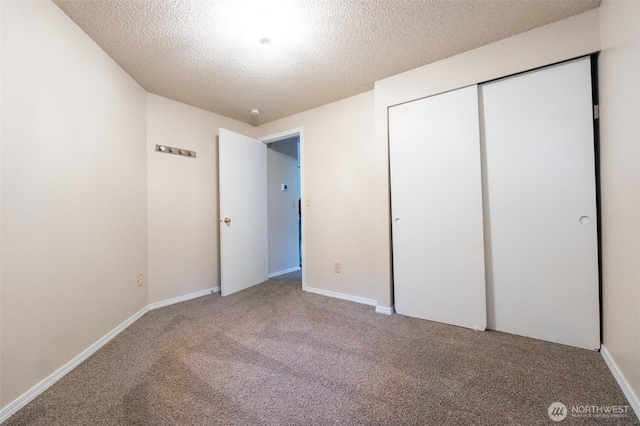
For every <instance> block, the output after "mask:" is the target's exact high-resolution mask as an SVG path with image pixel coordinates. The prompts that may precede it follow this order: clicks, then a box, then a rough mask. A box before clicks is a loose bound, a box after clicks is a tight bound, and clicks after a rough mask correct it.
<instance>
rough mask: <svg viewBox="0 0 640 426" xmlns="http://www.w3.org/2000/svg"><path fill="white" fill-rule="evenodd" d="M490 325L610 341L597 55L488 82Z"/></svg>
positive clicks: (559, 338)
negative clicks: (603, 281) (604, 334)
mask: <svg viewBox="0 0 640 426" xmlns="http://www.w3.org/2000/svg"><path fill="white" fill-rule="evenodd" d="M480 97H481V115H482V117H483V125H484V132H483V144H484V156H485V170H486V174H485V178H486V180H485V191H486V195H485V217H486V219H487V220H486V223H487V227H486V234H485V239H486V256H487V304H488V306H487V314H488V328H490V329H494V330H499V331H504V332H508V333H513V334H519V335H522V336H528V337H533V338H537V339H543V340H548V341H551V342H556V343H563V344H566V345H571V346H577V347H581V348H587V349H597V348H599V347H600V331H599V308H598V306H599V301H598V252H597V223H596V218H597V217H596V203H595V169H594V139H593V118H592V100H591V70H590V61H589V58H583V59H579V60H575V61H572V62H569V63H565V64H560V65H556V66H552V67H549V68H544V69H541V70H537V71H532V72H529V73H526V74H522V75H518V76H514V77H511V78H506V79H503V80H498V81H495V82H492V83H488V84H484V85H482V86H480Z"/></svg>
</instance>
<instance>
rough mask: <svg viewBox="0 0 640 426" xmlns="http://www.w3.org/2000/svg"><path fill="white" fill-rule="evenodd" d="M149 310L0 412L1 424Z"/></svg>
mask: <svg viewBox="0 0 640 426" xmlns="http://www.w3.org/2000/svg"><path fill="white" fill-rule="evenodd" d="M148 310H149V306H145V307H144V308H142V309H140V310H139V311H138V312H136V313H135V314H133V316H131V317H130V318H129V319H127V320H126V321H124V322H123V323H122V324H120V325H119V326H117V327H116V328H114V329H113V330H111V331H110V332H108V333H107V334H105V335H104V336H103V337H102V338H101V339H100V340H98V341H97V342H95V343H94V344H93V345H91V346H89V347H88V348H87V349H85V350H84V351H82V352H81V353H80V354H79V355H78V356H76V357H75V358H73V359H72V360H71V361H69V362H67V363H66V364H65V365H63V366H62V367H60V368H59V369H57V370H56V371H54V372H53V373H52V374H51V375H49V376H48V377H46V378H45V379H44V380H42V381H41V382H40V383H38V384H37V385H35V386H34V387H32V388H31V389H29V390H28V391H27V392H25V393H24V394H22V395H21V396H19V397H18V398H17V399H15V400H14V401H13V402H12V403H11V404H9V405H7V406H6V407H4V408H3V409H1V410H0V423H3V422H4V421H5V420H7V419H8V418H9V417H11V416H13V415H14V414H15V413H17V412H18V410H20V409H21V408H22V407H24V406H25V405H27V404H28V403H29V402H31V401H33V400H34V399H35V398H36V397H37V396H38V395H40V394H41V393H42V392H44V391H46V390H47V389H49V388H50V387H51V386H53V384H54V383H56V382H57V381H58V380H60V379H61V378H63V377H64V376H65V375H66V374H67V373H69V372H70V371H71V370H73V369H74V368H76V367H77V366H78V365H80V364H81V363H82V362H83V361H84V360H85V359H87V358H89V357H90V356H91V355H93V354H94V353H95V352H96V351H97V350H98V349H100V348H101V347H103V346H104V345H105V344H106V343H108V342H109V341H110V340H111V339H113V338H114V337H116V336H117V335H118V334H120V333H121V332H122V331H123V330H124V329H125V328H127V327H129V326H130V325H131V324H133V323H134V322H136V321H137V320H138V319H139V318H140V317H141V316H143V315H144V314H146V313H147V311H148Z"/></svg>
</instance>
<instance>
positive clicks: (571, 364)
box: [5, 273, 640, 426]
mask: <svg viewBox="0 0 640 426" xmlns="http://www.w3.org/2000/svg"><path fill="white" fill-rule="evenodd" d="M556 401H559V402H562V403H564V404H565V405H566V406H567V407H569V408H568V409H569V415H568V417H567V418H566V419H565V420H564V421H563V422H562V424H596V425H610V424H625V425H627V424H629V425H630V424H635V425H638V424H640V422H638V420H637V418H636V417H635V416H634V414H633V412H632V410H631V408H630V407H629V408H628V414H627V416H626V417H616V418H584V417H581V418H578V417H573V416H572V414H571V410H572V407H573V406H580V407H582V406H587V405H589V406H593V405H595V406H612V405H615V406H626V405H628V402H627V400H626V399H625V397H624V395H623V394H622V392H621V390H620V389H619V388H618V386H617V384H616V383H615V381H614V379H613V377H612V375H611V373H610V372H609V370H608V369H607V367H606V365H605V363H604V361H603V360H602V357H601V356H600V354H599V353H597V352H591V351H587V350H582V349H575V348H571V347H567V346H562V345H557V344H553V343H547V342H542V341H537V340H533V339H527V338H523V337H518V336H513V335H509V334H504V333H497V332H491V331H487V332H484V333H483V332H474V331H471V330H466V329H462V328H458V327H453V326H448V325H444V324H439V323H434V322H429V321H424V320H419V319H414V318H409V317H404V316H401V315H392V316H388V315H383V314H376V313H375V312H374V309H373V308H372V307H371V306H365V305H360V304H356V303H351V302H347V301H343V300H338V299H332V298H328V297H324V296H319V295H315V294H311V293H304V292H302V290H301V285H300V275H299V273H294V274H289V275H285V276H282V277H279V278H275V279H271V280H269V281H268V282H266V283H263V284H260V285H258V286H255V287H253V288H250V289H248V290H245V291H242V292H240V293H236V294H234V295H231V296H227V297H225V298H222V297H220V295H219V294H215V295H211V296H205V297H201V298H198V299H194V300H191V301H188V302H183V303H180V304H177V305H173V306H169V307H166V308H162V309H158V310H155V311H151V312H149V313H147V314H146V315H144V316H143V317H142V318H141V319H139V320H138V321H137V322H136V323H135V324H133V325H132V326H130V327H129V328H128V329H126V330H125V331H124V332H122V333H121V334H120V335H119V336H118V337H116V338H115V339H114V340H112V341H111V342H109V343H108V344H107V345H105V346H104V347H103V348H102V349H100V350H99V351H98V352H96V353H95V354H94V355H93V356H92V357H91V358H89V359H88V360H87V361H85V362H84V363H83V364H82V365H80V366H79V367H77V368H76V369H75V370H73V371H72V372H71V373H69V374H68V375H67V376H65V377H64V378H63V379H61V380H60V381H59V382H58V383H56V384H55V385H54V386H52V387H51V388H50V389H49V390H47V391H46V392H44V393H43V394H42V395H40V396H39V397H38V398H37V399H35V400H34V401H33V402H31V403H30V404H29V405H27V406H26V407H25V408H23V409H22V410H21V411H19V412H18V413H16V414H15V415H14V416H13V417H11V418H10V419H9V420H8V421H7V422H6V423H5V425H7V426H13V425H243V426H246V425H328V424H332V425H336V424H337V425H470V424H475V425H508V424H519V425H535V424H555V423H554V422H552V421H551V420H550V418H549V417H548V414H547V410H548V407H549V405H550V404H551V403H553V402H556Z"/></svg>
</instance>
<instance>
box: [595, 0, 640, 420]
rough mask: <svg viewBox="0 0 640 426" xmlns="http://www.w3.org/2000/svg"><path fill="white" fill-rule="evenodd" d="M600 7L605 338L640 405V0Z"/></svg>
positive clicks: (611, 353)
mask: <svg viewBox="0 0 640 426" xmlns="http://www.w3.org/2000/svg"><path fill="white" fill-rule="evenodd" d="M599 11H600V31H601V43H602V53H601V54H600V58H599V70H600V74H599V82H600V159H601V166H600V168H601V178H600V180H601V185H602V197H601V198H602V200H601V210H602V254H603V259H602V272H603V310H604V311H603V321H604V324H603V326H604V327H603V328H604V335H603V337H604V342H603V343H604V346H605V348H606V351H607V352H608V353H609V355H610V356H611V358H612V359H613V361H614V362H615V363H616V364H617V366H618V368H619V370H620V372H621V373H622V374H623V375H624V378H625V379H626V381H627V384H628V385H629V387H630V389H631V390H632V391H633V392H635V395H636V397H635V398H636V404H640V399H638V396H640V222H639V219H640V2H637V1H633V2H627V1H608V0H605V1H604V2H603V3H602V5H601V6H600V10H599ZM639 407H640V405H636V410H637V409H638V408H639ZM639 414H640V413H639Z"/></svg>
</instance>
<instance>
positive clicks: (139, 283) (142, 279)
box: [138, 274, 144, 287]
mask: <svg viewBox="0 0 640 426" xmlns="http://www.w3.org/2000/svg"><path fill="white" fill-rule="evenodd" d="M143 283H144V276H143V275H142V274H138V287H142V284H143Z"/></svg>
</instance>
